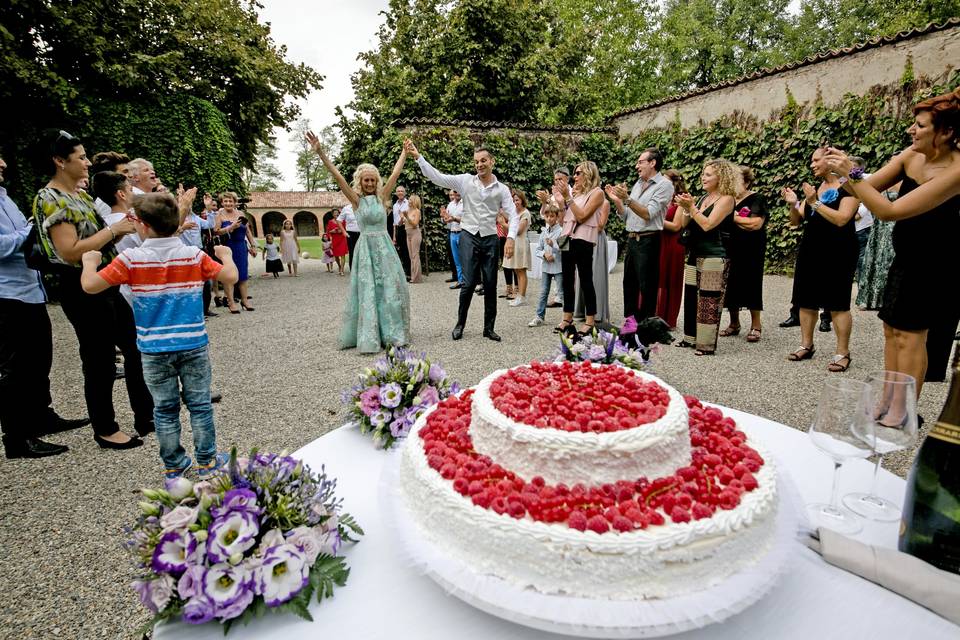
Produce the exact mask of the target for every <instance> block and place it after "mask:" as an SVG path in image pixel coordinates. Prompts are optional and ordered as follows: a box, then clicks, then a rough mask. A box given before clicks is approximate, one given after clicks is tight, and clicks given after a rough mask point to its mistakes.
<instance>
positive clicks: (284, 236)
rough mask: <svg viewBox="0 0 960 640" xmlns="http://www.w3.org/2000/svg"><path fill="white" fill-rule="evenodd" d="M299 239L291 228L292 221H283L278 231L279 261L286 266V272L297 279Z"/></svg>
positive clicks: (295, 231)
mask: <svg viewBox="0 0 960 640" xmlns="http://www.w3.org/2000/svg"><path fill="white" fill-rule="evenodd" d="M300 251H301V249H300V238H299V236H297V230H296V229H294V228H293V220H284V221H283V229H281V230H280V259H281V260H283V264H285V265H287V272H288V273H289V274H290V275H291V276H293V277H297V275H299V274H298V273H297V266H298V263H299V262H300Z"/></svg>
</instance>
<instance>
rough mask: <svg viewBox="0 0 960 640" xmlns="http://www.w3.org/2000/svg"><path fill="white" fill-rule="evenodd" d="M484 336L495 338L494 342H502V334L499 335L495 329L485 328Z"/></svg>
mask: <svg viewBox="0 0 960 640" xmlns="http://www.w3.org/2000/svg"><path fill="white" fill-rule="evenodd" d="M483 337H484V338H490V339H491V340H493V341H494V342H500V336H499V335H497V332H496V331H494V330H493V329H484V330H483Z"/></svg>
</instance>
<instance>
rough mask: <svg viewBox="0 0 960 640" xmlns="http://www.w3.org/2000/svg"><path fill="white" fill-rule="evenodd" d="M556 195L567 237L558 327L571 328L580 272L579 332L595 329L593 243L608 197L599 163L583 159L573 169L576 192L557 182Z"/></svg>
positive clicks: (595, 292) (554, 192) (564, 234)
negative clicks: (582, 315) (582, 316)
mask: <svg viewBox="0 0 960 640" xmlns="http://www.w3.org/2000/svg"><path fill="white" fill-rule="evenodd" d="M553 198H554V200H555V201H556V202H558V203H561V208H563V209H566V212H565V213H564V215H563V230H562V231H561V232H560V238H561V243H562V242H563V240H562V239H563V238H564V237H566V238H567V241H566V247H563V246H561V250H562V255H561V264H562V266H563V321H562V322H561V323H560V324H559V325H558V326H557V329H556V330H557V331H559V332H562V333H567V332H569V331H572V330H573V329H572V327H573V310H574V305H575V303H576V293H577V290H576V279H575V276H577V275H579V277H580V285H581V286H582V287H583V300H584V307H585V309H584V310H585V313H586V317H585V319H584V320H585V322H584V325H583V327H582V328H581V329H580V333H589V332H591V331H593V328H594V325H595V321H596V315H597V291H596V288H595V287H594V284H593V247H594V245H595V244H596V243H597V235H598V232H599V227H600V221H599V215H600V212H601V208H602V207H603V202H604V200H605V199H606V198H605V197H604V195H603V189H601V188H600V171H599V170H598V169H597V165H596V164H594V163H593V162H590V161H584V162H581V163H580V164H578V165H577V168H576V169H575V170H574V172H573V193H572V195H571V194H568V193H564V192H563V190H562V189H561V188H560V187H559V186H558V185H556V184H554V186H553Z"/></svg>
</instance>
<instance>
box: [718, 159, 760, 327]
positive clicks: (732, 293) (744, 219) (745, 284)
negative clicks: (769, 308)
mask: <svg viewBox="0 0 960 640" xmlns="http://www.w3.org/2000/svg"><path fill="white" fill-rule="evenodd" d="M740 171H741V173H742V174H743V191H742V192H741V193H739V194H737V202H736V204H734V205H733V214H732V215H731V216H730V218H729V220H730V223H729V224H730V227H729V235H728V236H727V238H726V247H727V258H728V259H729V260H730V279H729V281H728V282H727V297H726V299H727V305H726V306H727V311H729V313H730V325H729V326H728V327H727V328H726V329H724V330H723V331H721V332H720V335H721V336H735V335H739V333H740V309H749V310H750V332H749V333H747V342H760V332H761V330H762V326H761V324H760V312H761V311H762V310H763V263H764V258H765V256H766V253H767V208H766V203H764V201H763V198H762V197H761V196H760V194H758V193H756V192H755V191H751V189H750V185H752V184H753V181H754V175H753V169H751V168H750V167H740Z"/></svg>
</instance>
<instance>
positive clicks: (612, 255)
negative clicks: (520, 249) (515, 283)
mask: <svg viewBox="0 0 960 640" xmlns="http://www.w3.org/2000/svg"><path fill="white" fill-rule="evenodd" d="M538 244H539V242H531V243H530V268H529V269H527V277H528V278H533V279H534V280H539V279H540V275H541V274H542V273H543V260H542V259H541V258H538V257H537V245H538ZM616 266H617V241H616V240H607V273H613V269H614V267H616Z"/></svg>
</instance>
